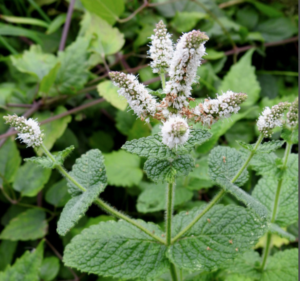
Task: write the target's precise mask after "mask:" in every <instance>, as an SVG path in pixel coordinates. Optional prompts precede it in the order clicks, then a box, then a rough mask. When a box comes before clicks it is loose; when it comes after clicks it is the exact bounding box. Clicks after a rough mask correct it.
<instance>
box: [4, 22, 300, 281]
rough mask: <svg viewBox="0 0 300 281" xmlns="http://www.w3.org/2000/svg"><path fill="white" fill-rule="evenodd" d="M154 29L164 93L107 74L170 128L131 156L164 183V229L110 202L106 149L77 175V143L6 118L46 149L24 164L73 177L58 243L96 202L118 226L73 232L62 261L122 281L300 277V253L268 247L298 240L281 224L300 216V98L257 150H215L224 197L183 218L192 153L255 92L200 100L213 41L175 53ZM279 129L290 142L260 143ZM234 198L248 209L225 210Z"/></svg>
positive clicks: (139, 143)
mask: <svg viewBox="0 0 300 281" xmlns="http://www.w3.org/2000/svg"><path fill="white" fill-rule="evenodd" d="M154 31H155V34H154V35H153V36H152V37H151V40H152V44H151V47H150V52H149V55H150V58H151V59H152V62H151V64H150V65H151V67H152V68H153V72H154V73H158V74H159V75H160V78H161V84H162V89H160V90H157V91H155V92H152V91H151V90H149V89H148V88H146V87H145V86H144V85H143V84H141V83H139V81H138V79H137V77H136V76H134V75H132V74H125V73H120V72H110V73H109V75H110V78H111V80H112V81H113V83H114V84H115V85H116V86H117V87H118V88H119V90H118V93H119V95H121V96H123V97H125V98H126V100H127V101H128V104H129V106H130V108H131V109H132V110H133V112H134V113H135V114H136V115H137V117H138V118H140V119H141V120H142V121H145V122H146V123H147V122H148V123H149V122H150V120H152V119H156V120H158V122H161V127H160V132H159V133H157V134H153V135H152V136H149V137H145V138H139V139H134V140H131V141H127V142H126V143H125V144H124V145H123V147H122V148H123V149H124V150H126V151H127V152H129V153H132V154H136V155H138V156H141V157H144V158H145V159H146V160H145V163H144V171H145V173H146V174H147V176H148V178H149V179H150V180H152V181H153V182H155V183H157V184H162V183H163V184H164V186H165V189H166V191H165V192H166V202H165V224H164V227H161V226H159V225H157V224H154V223H152V222H145V221H143V220H138V219H134V218H131V217H129V216H127V215H126V214H124V213H123V212H121V211H118V210H116V209H115V208H114V207H112V206H110V205H109V203H107V202H105V201H104V200H103V199H102V198H101V193H102V192H103V191H104V189H105V188H106V186H107V175H106V167H105V163H104V156H103V154H102V152H101V151H100V150H98V149H92V150H90V151H88V152H87V153H85V154H83V155H82V156H81V157H80V158H79V159H77V160H76V163H75V164H74V166H73V168H72V171H70V172H68V171H67V170H66V169H65V168H64V167H63V163H64V160H65V159H66V157H67V156H68V155H69V154H70V153H71V152H72V150H73V149H74V147H72V146H71V147H68V148H66V149H65V150H63V151H60V152H57V153H55V154H54V153H51V152H50V151H49V150H48V149H47V147H46V146H45V144H44V142H43V139H46V138H47V137H48V136H47V135H44V133H43V132H42V130H41V129H40V127H39V125H38V121H37V120H33V119H28V120H26V119H25V118H24V117H18V116H17V115H9V116H5V117H4V119H5V120H6V123H8V124H9V125H10V126H12V127H14V128H15V129H16V130H17V131H18V132H19V134H18V138H19V139H21V140H22V141H23V142H24V143H25V144H27V146H28V147H34V148H35V149H37V148H40V149H42V150H43V152H44V156H40V157H32V158H28V159H25V161H26V162H27V163H26V164H28V165H33V164H34V165H39V166H40V167H42V168H45V169H57V170H58V171H59V172H60V173H61V175H62V176H63V177H64V178H65V179H66V181H67V185H68V193H69V194H70V199H69V200H68V202H67V203H66V204H65V206H64V209H63V211H62V213H61V215H60V219H59V221H58V224H57V232H58V234H59V235H61V236H65V235H66V234H67V233H68V232H69V231H70V230H71V229H72V228H73V227H74V226H75V225H76V224H77V223H78V221H79V219H80V218H81V217H83V216H84V215H85V213H86V212H87V210H88V208H89V207H90V206H91V205H92V204H93V203H94V204H96V205H98V206H99V207H100V208H101V209H103V210H104V211H105V212H107V213H108V214H111V215H113V216H114V217H116V218H117V219H118V220H117V221H106V222H100V223H99V224H97V225H92V226H90V227H88V228H86V229H84V230H82V232H81V233H80V234H78V235H77V236H75V237H74V238H73V239H72V241H71V242H70V243H69V244H68V245H67V246H66V248H65V251H64V257H63V261H64V263H65V265H66V266H68V267H71V268H75V269H77V270H79V271H82V272H86V273H93V274H96V275H100V276H106V277H113V278H118V279H120V280H173V281H177V280H202V278H214V277H217V276H219V277H220V276H221V277H222V276H224V275H226V276H228V278H235V279H234V280H248V279H249V280H274V279H272V278H273V276H274V274H276V276H277V278H279V279H278V280H285V279H286V280H295V279H294V278H296V276H297V271H295V269H296V267H295V260H296V259H297V255H296V252H297V250H296V249H293V250H286V251H283V252H280V253H277V254H275V255H272V256H270V251H271V248H272V237H273V236H274V235H279V236H281V237H284V238H286V239H289V240H291V241H293V240H294V239H295V237H294V236H293V235H292V234H290V233H288V232H287V231H285V230H284V229H283V228H282V227H287V226H289V225H290V224H293V223H294V222H296V221H297V219H298V216H297V212H295V210H296V209H297V207H298V204H297V200H296V198H297V197H296V193H297V171H298V166H297V161H296V160H295V157H296V155H295V154H292V153H291V149H292V146H293V145H294V144H296V143H297V142H298V136H297V133H296V132H297V129H298V100H296V101H295V102H294V103H292V104H290V103H287V102H284V103H283V102H282V103H279V104H278V105H275V106H273V107H272V108H269V107H266V108H265V109H264V111H263V112H262V115H261V116H260V117H259V119H258V121H257V128H258V131H259V132H260V135H259V137H258V139H257V142H256V143H254V144H248V143H245V142H241V141H239V140H237V141H238V143H239V145H240V147H241V149H240V150H237V149H235V148H230V147H226V146H217V147H214V148H213V149H212V150H211V151H210V153H209V156H208V173H209V176H210V180H211V181H213V182H214V183H216V185H218V186H219V187H220V191H219V192H218V193H217V194H216V195H215V197H214V198H213V199H212V200H210V202H208V203H204V204H202V205H201V206H198V207H195V208H192V209H191V210H184V211H181V212H179V213H178V214H176V215H175V216H174V214H173V207H174V201H175V196H176V191H177V190H176V182H178V180H179V177H180V176H188V175H189V173H190V172H192V171H193V169H194V168H195V159H194V157H193V152H194V148H195V146H197V145H200V144H203V143H205V142H207V141H208V140H209V139H210V138H211V137H212V134H211V133H210V128H211V126H212V125H213V124H214V123H216V122H226V120H223V119H228V118H231V116H232V115H233V114H236V113H238V111H239V110H240V107H241V106H242V104H243V102H245V101H246V99H247V94H245V93H234V92H232V91H231V90H230V89H228V90H227V91H226V92H225V93H222V94H220V95H217V96H216V98H215V99H205V100H204V101H202V102H195V100H194V98H193V97H192V93H191V91H192V84H193V83H194V82H195V81H196V80H195V78H196V74H197V68H198V67H199V66H200V64H201V58H202V57H203V56H204V54H205V42H206V41H207V40H208V39H209V38H208V36H207V35H206V34H205V33H203V32H200V31H198V30H193V31H191V32H188V33H185V34H183V35H182V36H181V38H180V39H179V41H178V42H177V44H175V45H174V44H173V43H172V41H171V35H170V34H168V32H167V30H166V27H165V25H164V23H163V22H162V21H160V22H159V23H158V24H157V26H156V29H155V30H154ZM167 74H168V75H167ZM286 112H287V113H286ZM285 113H286V115H285ZM222 120H223V121H222ZM276 127H283V130H282V134H281V137H282V139H283V141H279V140H275V141H274V140H273V141H266V142H263V140H264V138H268V137H270V136H271V135H272V133H273V130H274V129H275V128H276ZM283 145H285V153H284V156H283V158H279V157H278V156H277V155H276V154H275V152H276V150H277V149H279V148H280V147H282V146H283ZM248 166H250V167H251V168H252V169H253V170H254V171H256V172H257V174H259V175H261V176H262V178H261V179H260V180H259V182H258V184H257V185H256V187H255V189H254V191H253V193H252V195H249V194H248V193H247V192H245V191H244V190H243V189H242V188H241V186H243V185H244V184H245V183H246V182H247V181H248V170H247V168H248ZM161 188H163V187H161ZM226 193H229V194H231V195H232V196H233V198H234V199H235V200H237V201H239V202H241V204H240V205H237V204H227V205H224V204H218V203H219V202H220V200H221V199H222V198H223V197H224V195H225V194H226ZM99 196H100V197H99ZM28 213H29V212H28ZM28 213H27V214H24V216H23V219H24V220H26V217H28V216H36V217H38V218H39V219H40V220H41V221H43V219H44V218H43V217H42V215H41V214H39V210H32V211H31V213H33V214H31V213H30V214H28ZM40 231H43V230H42V229H40ZM12 232H14V222H12V223H11V224H9V225H8V227H7V228H5V230H4V231H3V232H2V233H1V237H2V238H3V237H7V236H9V235H11V233H12ZM263 236H266V243H265V247H264V251H263V253H262V256H258V253H257V252H254V251H253V249H252V248H253V246H254V245H255V244H256V243H257V241H258V240H259V239H260V238H261V237H263ZM37 237H39V236H37ZM39 247H41V246H39ZM39 249H40V248H38V249H37V250H36V252H37V254H38V253H39V251H40V250H39ZM37 254H36V255H37ZM25 255H26V256H25ZM25 255H24V257H22V258H24V259H28V257H27V256H29V254H25ZM31 258H32V259H34V256H31ZM281 262H283V263H284V264H286V266H285V268H284V269H285V270H278V272H277V271H276V270H277V269H278V268H277V267H278V266H279V264H280V263H281ZM15 266H17V264H16V265H15ZM274 270H275V271H276V273H274V272H273V271H274ZM191 272H192V273H191ZM9 274H10V269H8V270H7V271H5V272H4V273H2V274H1V275H0V280H2V279H3V280H6V279H5V278H6V276H8V275H9ZM208 276H210V277H208ZM212 276H214V277H212ZM287 276H288V278H289V279H287ZM1 278H2V279H1ZM207 280H214V279H207ZM228 280H233V279H228Z"/></svg>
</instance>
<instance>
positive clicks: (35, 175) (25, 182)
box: [13, 162, 51, 197]
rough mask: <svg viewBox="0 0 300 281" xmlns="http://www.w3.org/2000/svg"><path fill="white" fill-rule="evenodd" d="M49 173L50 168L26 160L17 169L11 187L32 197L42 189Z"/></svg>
mask: <svg viewBox="0 0 300 281" xmlns="http://www.w3.org/2000/svg"><path fill="white" fill-rule="evenodd" d="M50 175H51V170H50V169H44V168H43V167H40V166H38V165H35V164H34V163H30V162H27V163H25V164H24V165H23V166H21V167H20V168H19V170H18V171H17V174H16V177H15V181H14V183H13V189H14V190H16V191H19V192H21V194H22V196H28V197H34V196H36V195H37V194H38V193H39V191H40V190H42V189H43V187H44V185H45V184H46V183H47V182H48V179H49V178H50Z"/></svg>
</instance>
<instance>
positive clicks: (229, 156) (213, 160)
mask: <svg viewBox="0 0 300 281" xmlns="http://www.w3.org/2000/svg"><path fill="white" fill-rule="evenodd" d="M243 165H244V159H243V158H242V156H241V154H240V153H239V152H238V151H237V150H236V149H234V148H230V147H224V146H217V147H215V148H214V149H213V150H212V151H211V152H210V154H209V157H208V167H209V175H210V177H211V179H212V180H213V181H216V182H218V183H220V182H222V181H225V182H227V181H231V180H232V179H233V178H234V177H235V175H236V174H237V173H238V171H239V170H240V169H241V167H242V166H243ZM247 180H248V171H247V170H246V169H245V170H244V171H243V172H242V174H241V175H240V176H239V178H238V179H237V180H236V181H235V182H234V183H235V184H236V185H239V186H241V185H243V184H244V183H245V182H246V181H247Z"/></svg>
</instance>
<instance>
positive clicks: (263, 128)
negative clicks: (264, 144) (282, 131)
mask: <svg viewBox="0 0 300 281" xmlns="http://www.w3.org/2000/svg"><path fill="white" fill-rule="evenodd" d="M289 106H290V103H288V102H280V103H279V104H277V105H274V106H273V107H272V108H271V109H270V108H269V107H266V108H265V109H264V111H263V112H262V115H261V116H259V118H258V121H257V127H258V130H259V131H260V132H261V133H262V134H263V135H264V136H265V137H271V135H272V130H273V129H274V128H275V127H280V126H282V117H283V113H284V111H285V110H287V109H288V108H289Z"/></svg>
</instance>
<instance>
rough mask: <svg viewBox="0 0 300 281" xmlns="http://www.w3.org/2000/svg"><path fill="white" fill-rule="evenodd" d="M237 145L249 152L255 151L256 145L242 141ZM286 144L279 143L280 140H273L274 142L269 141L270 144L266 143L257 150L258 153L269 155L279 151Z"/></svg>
mask: <svg viewBox="0 0 300 281" xmlns="http://www.w3.org/2000/svg"><path fill="white" fill-rule="evenodd" d="M237 143H238V144H239V145H240V146H241V147H243V148H245V149H247V150H249V151H253V149H254V147H255V144H247V143H245V142H242V141H237ZM283 144H284V141H279V140H273V141H269V142H265V143H263V144H260V145H259V146H258V148H257V150H256V153H258V154H260V153H269V152H272V151H275V150H277V149H279V148H280V147H282V146H283Z"/></svg>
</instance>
